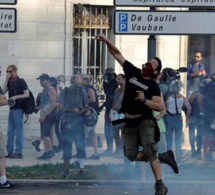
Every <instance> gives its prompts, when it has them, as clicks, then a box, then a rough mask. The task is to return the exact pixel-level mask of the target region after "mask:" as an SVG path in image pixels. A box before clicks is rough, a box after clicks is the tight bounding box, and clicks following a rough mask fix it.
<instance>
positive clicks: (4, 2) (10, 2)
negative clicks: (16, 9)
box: [0, 0, 17, 5]
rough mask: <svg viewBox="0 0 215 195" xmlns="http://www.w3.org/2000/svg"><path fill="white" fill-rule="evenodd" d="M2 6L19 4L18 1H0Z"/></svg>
mask: <svg viewBox="0 0 215 195" xmlns="http://www.w3.org/2000/svg"><path fill="white" fill-rule="evenodd" d="M0 4H9V5H10V4H11V5H15V4H17V0H0Z"/></svg>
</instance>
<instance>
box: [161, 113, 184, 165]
mask: <svg viewBox="0 0 215 195" xmlns="http://www.w3.org/2000/svg"><path fill="white" fill-rule="evenodd" d="M164 121H165V125H166V142H167V150H172V142H173V132H174V131H175V154H176V159H177V160H178V161H179V162H180V159H181V138H182V117H181V115H173V116H171V115H167V116H165V117H164Z"/></svg>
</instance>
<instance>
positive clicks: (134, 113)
mask: <svg viewBox="0 0 215 195" xmlns="http://www.w3.org/2000/svg"><path fill="white" fill-rule="evenodd" d="M96 39H97V40H100V41H103V42H105V43H106V45H107V47H108V50H109V52H110V53H111V54H112V56H113V57H114V58H115V59H116V60H117V61H118V62H119V63H120V65H121V66H122V67H123V69H124V72H125V76H126V87H125V93H124V98H123V102H122V112H124V113H125V117H126V120H125V124H126V125H125V128H124V129H123V133H124V138H125V142H124V147H125V155H126V156H127V158H128V159H130V160H131V161H134V160H144V161H150V165H151V167H152V170H153V173H154V177H155V179H156V184H155V188H156V192H155V195H165V194H167V191H168V189H167V187H166V186H165V185H164V184H163V182H162V174H161V168H160V163H159V161H158V155H157V153H156V152H157V149H156V143H155V139H154V134H155V132H154V131H155V123H154V122H153V114H152V110H158V111H160V110H161V109H162V108H163V104H162V100H161V97H160V90H159V87H158V85H157V84H156V83H155V81H154V80H152V79H151V78H152V77H153V73H154V69H153V66H154V64H153V62H148V63H146V64H144V65H143V68H142V70H140V69H137V68H136V67H134V66H133V65H132V64H131V63H130V62H128V61H126V60H125V58H124V57H123V56H122V54H121V52H120V51H119V50H118V49H117V48H116V47H115V45H114V44H113V43H112V42H111V41H110V40H109V39H107V38H106V37H105V36H104V35H103V34H99V35H96ZM158 132H159V129H158ZM157 141H158V140H157ZM139 145H141V146H142V147H143V151H141V152H138V146H139Z"/></svg>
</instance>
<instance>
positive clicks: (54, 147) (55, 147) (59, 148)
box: [53, 146, 62, 153]
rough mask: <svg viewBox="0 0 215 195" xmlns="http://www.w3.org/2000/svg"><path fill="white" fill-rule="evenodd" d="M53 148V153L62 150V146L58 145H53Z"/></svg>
mask: <svg viewBox="0 0 215 195" xmlns="http://www.w3.org/2000/svg"><path fill="white" fill-rule="evenodd" d="M53 150H54V152H55V153H59V152H61V151H62V148H61V147H60V146H53Z"/></svg>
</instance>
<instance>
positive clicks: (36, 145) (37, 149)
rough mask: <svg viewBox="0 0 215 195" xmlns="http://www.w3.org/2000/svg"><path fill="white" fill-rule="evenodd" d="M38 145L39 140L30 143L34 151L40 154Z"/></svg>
mask: <svg viewBox="0 0 215 195" xmlns="http://www.w3.org/2000/svg"><path fill="white" fill-rule="evenodd" d="M40 143H41V141H40V140H35V141H33V142H31V144H32V145H33V146H34V147H35V150H36V151H37V152H41V149H40Z"/></svg>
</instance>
